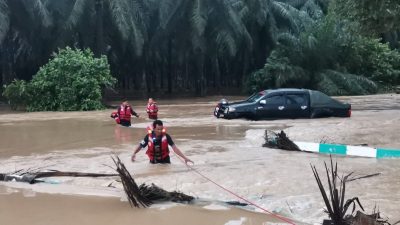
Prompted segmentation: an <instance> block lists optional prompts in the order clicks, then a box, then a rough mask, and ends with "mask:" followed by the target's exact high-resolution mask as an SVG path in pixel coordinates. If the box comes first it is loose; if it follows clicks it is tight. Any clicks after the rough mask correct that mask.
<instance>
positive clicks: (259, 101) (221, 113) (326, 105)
mask: <svg viewBox="0 0 400 225" xmlns="http://www.w3.org/2000/svg"><path fill="white" fill-rule="evenodd" d="M214 116H215V117H217V118H220V117H222V118H226V119H233V118H247V119H252V120H258V119H280V118H292V119H294V118H319V117H331V116H335V117H350V116H351V105H350V104H347V103H342V102H340V101H338V100H336V99H333V98H331V97H330V96H328V95H326V94H324V93H322V92H320V91H315V90H309V89H295V88H281V89H269V90H264V91H260V92H256V93H254V94H253V95H251V96H250V97H249V98H248V99H246V100H244V101H239V102H232V103H229V102H228V101H226V100H225V99H223V100H221V101H220V102H219V103H218V104H217V106H216V107H215V109H214Z"/></svg>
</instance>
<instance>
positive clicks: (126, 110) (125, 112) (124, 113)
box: [119, 105, 132, 121]
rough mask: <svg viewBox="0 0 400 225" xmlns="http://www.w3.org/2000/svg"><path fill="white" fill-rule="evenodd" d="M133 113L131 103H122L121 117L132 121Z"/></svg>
mask: <svg viewBox="0 0 400 225" xmlns="http://www.w3.org/2000/svg"><path fill="white" fill-rule="evenodd" d="M131 117H132V113H131V106H130V105H126V106H124V105H121V106H120V110H119V119H121V120H128V121H131Z"/></svg>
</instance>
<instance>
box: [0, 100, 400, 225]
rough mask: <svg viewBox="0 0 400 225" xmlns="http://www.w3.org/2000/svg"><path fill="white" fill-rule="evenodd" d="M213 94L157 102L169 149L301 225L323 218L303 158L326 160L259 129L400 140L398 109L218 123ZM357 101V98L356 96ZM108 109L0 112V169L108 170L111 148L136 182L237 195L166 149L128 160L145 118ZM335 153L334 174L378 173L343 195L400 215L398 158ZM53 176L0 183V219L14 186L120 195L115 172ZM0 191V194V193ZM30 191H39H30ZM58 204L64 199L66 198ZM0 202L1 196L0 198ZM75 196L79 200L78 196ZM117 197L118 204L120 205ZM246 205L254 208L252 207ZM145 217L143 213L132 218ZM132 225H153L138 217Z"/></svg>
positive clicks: (311, 137) (308, 137)
mask: <svg viewBox="0 0 400 225" xmlns="http://www.w3.org/2000/svg"><path fill="white" fill-rule="evenodd" d="M386 97H387V96H386ZM386 97H385V98H386ZM218 99H219V98H218V97H216V98H215V99H187V100H184V101H176V102H173V101H170V102H169V103H171V104H166V103H164V104H163V102H162V101H158V103H159V106H160V114H159V116H160V118H161V119H162V120H163V121H164V124H165V125H166V126H167V131H168V133H169V134H170V135H171V136H172V138H173V140H174V141H175V143H176V144H177V146H178V147H179V148H180V149H181V150H182V151H183V152H184V153H185V154H186V155H188V157H189V158H191V159H192V160H193V161H194V162H195V165H194V168H196V170H198V171H199V172H200V173H202V174H204V175H205V176H207V177H208V178H210V179H211V180H213V181H215V182H217V183H219V184H221V185H223V186H224V187H226V188H228V189H229V190H231V191H232V192H234V193H237V194H239V195H241V196H243V197H245V198H247V199H249V200H251V201H253V202H255V203H257V204H258V205H261V206H262V207H265V208H267V209H269V210H270V211H275V212H278V213H281V214H282V215H284V216H287V217H290V218H293V219H296V220H299V221H303V222H307V223H310V224H313V223H320V222H321V221H322V218H326V215H325V214H324V213H323V210H322V209H323V207H324V205H323V202H322V198H321V196H320V194H319V191H318V188H317V186H316V183H315V180H314V177H313V175H312V172H311V169H310V163H311V164H313V165H316V167H317V169H318V170H319V171H320V173H321V174H322V173H323V169H324V167H323V165H324V164H323V163H324V162H328V161H329V157H328V156H326V155H318V154H306V153H298V152H284V151H280V150H275V149H267V148H262V147H261V145H262V144H263V135H264V130H265V129H271V130H275V131H276V130H281V129H285V132H286V133H287V134H288V135H289V138H292V139H294V140H299V141H314V142H315V141H317V142H318V141H319V140H321V139H322V138H324V137H329V138H330V140H332V141H333V142H336V143H347V144H356V143H368V144H369V145H370V146H383V145H385V146H392V147H393V148H394V147H397V148H400V138H399V134H398V132H396V131H397V130H398V127H396V124H398V121H400V113H399V112H398V111H390V110H386V111H385V112H379V113H377V112H372V111H365V110H364V111H356V112H354V113H353V117H351V118H327V119H317V120H307V119H306V120H304V119H302V120H275V121H247V120H223V119H216V118H214V117H213V116H212V108H213V107H214V105H215V102H217V101H218ZM356 101H362V99H360V98H359V97H357V98H356ZM396 101H397V100H396ZM132 104H133V107H134V108H135V111H136V112H138V113H139V114H140V115H142V116H143V115H145V111H144V109H145V104H146V102H144V101H143V102H135V101H133V102H132ZM374 104H375V103H374ZM382 104H385V103H382ZM141 105H143V107H142V108H143V109H142V108H141V107H140V106H141ZM359 105H360V104H359ZM111 111H112V110H103V111H95V112H57V113H52V112H42V113H18V114H12V115H11V114H0V165H1V166H0V173H4V172H10V171H15V170H19V169H35V168H36V169H37V168H41V169H56V170H62V171H78V172H95V173H113V172H114V171H113V169H112V167H113V163H112V161H111V156H112V155H113V154H117V155H118V156H119V157H120V158H121V159H122V160H123V162H124V163H125V165H126V166H127V168H128V170H129V171H130V172H131V173H132V174H133V176H134V177H135V178H136V180H137V182H138V183H146V184H151V183H155V184H156V185H159V186H161V187H162V188H164V189H166V190H170V191H173V190H178V191H182V192H184V193H187V194H190V195H193V196H196V197H198V198H200V199H206V200H211V201H229V200H238V199H236V198H235V197H234V196H232V195H231V194H229V193H227V192H226V191H224V190H221V189H220V188H219V187H217V186H216V185H215V184H213V183H211V182H209V181H208V180H206V179H204V178H203V177H201V176H199V175H197V174H195V173H192V172H191V171H190V170H189V169H188V168H187V167H185V166H184V165H183V164H182V163H181V161H180V160H179V159H178V158H177V156H175V155H172V156H171V161H172V163H171V165H150V164H149V163H148V158H147V156H146V154H145V149H143V150H142V151H141V152H139V154H138V155H137V158H136V161H135V162H133V163H132V162H130V156H131V154H132V151H133V149H134V148H135V146H136V145H137V144H138V143H139V142H140V141H141V140H142V139H143V137H144V136H145V135H146V127H147V125H149V124H150V123H151V120H148V119H145V118H143V117H140V118H138V119H137V118H134V120H133V125H132V127H129V128H127V127H121V126H119V125H116V124H115V122H114V121H113V120H112V119H111V118H110V117H109V115H110V112H111ZM379 124H381V125H382V124H384V125H385V126H378V125H379ZM380 134H384V135H380ZM334 159H335V160H337V161H338V166H339V171H340V173H343V174H347V173H349V172H355V173H356V174H357V175H368V174H373V173H381V175H379V176H376V177H372V178H368V179H362V180H357V181H354V182H351V183H350V184H349V185H348V189H347V194H346V196H347V197H348V198H351V197H355V196H358V197H360V200H361V203H362V204H363V206H364V207H365V208H366V209H367V212H368V213H369V212H371V211H372V210H373V208H374V206H375V205H377V206H378V207H379V209H380V211H381V212H383V213H384V216H388V217H389V218H390V219H391V220H392V222H393V221H396V220H400V218H399V214H398V212H399V206H398V205H399V204H398V203H399V202H400V190H399V188H398V187H399V186H400V183H399V182H400V163H399V162H398V160H397V159H380V160H377V159H370V158H356V157H334ZM60 181H61V184H59V185H54V184H53V185H49V184H40V185H26V184H15V183H12V182H11V183H8V184H5V183H3V185H0V187H2V186H4V185H5V186H4V187H3V189H0V190H7V191H5V193H6V194H7V197H6V198H7V202H11V206H7V207H14V208H12V210H10V209H9V208H7V213H9V215H8V214H7V215H4V214H2V212H5V210H4V209H5V208H6V206H5V205H2V203H0V217H1V218H8V219H10V218H11V217H10V216H11V214H12V213H11V212H12V211H13V210H14V211H17V209H18V204H23V203H24V201H25V199H24V198H20V197H18V196H16V195H15V196H14V195H13V196H14V197H12V196H9V195H11V192H13V191H16V190H18V188H22V189H24V190H28V192H25V193H30V194H29V195H30V196H33V195H34V194H33V193H36V192H41V193H63V194H84V195H95V196H114V197H115V196H117V197H119V198H121V197H122V186H121V184H120V182H119V181H118V179H116V178H96V179H93V178H79V179H77V178H60ZM109 184H112V185H111V186H109ZM4 188H5V189H4ZM0 194H4V193H3V191H1V193H0ZM0 196H1V195H0ZM40 196H42V195H40ZM0 198H1V197H0ZM36 198H39V197H38V196H36V197H33V199H36ZM40 198H41V197H40ZM43 198H44V199H46V202H47V204H48V206H49V207H50V208H51V206H52V205H53V204H54V202H52V201H51V200H49V199H51V197H43ZM57 198H63V197H57ZM3 199H4V198H3ZM63 201H69V200H68V198H65V199H64V200H63ZM91 201H92V200H88V202H91ZM95 201H97V200H95ZM0 202H4V201H2V199H1V200H0ZM79 202H81V203H80V204H84V203H82V202H84V200H81V201H79ZM118 202H119V201H117V203H110V202H108V203H107V204H110V207H104V209H101V210H102V211H101V214H102V215H108V216H109V217H112V214H110V212H107V211H111V212H114V213H116V212H115V211H113V210H112V209H111V207H113V206H115V205H118ZM119 203H120V202H119ZM120 204H121V205H125V204H126V202H124V203H120ZM28 205H29V204H28ZM87 205H88V206H87V207H88V208H90V207H93V205H91V204H89V203H88V204H87ZM121 205H120V206H119V207H122V206H121ZM30 207H34V206H33V205H31V206H30ZM248 209H250V210H255V211H257V209H255V208H254V207H248ZM27 210H29V207H28V208H27ZM69 210H71V211H73V210H74V207H67V206H66V207H64V208H63V211H67V212H68V211H69ZM83 210H86V209H83ZM135 212H136V211H135ZM185 213H189V214H191V215H192V217H193V218H197V217H199V215H202V213H204V212H198V211H196V210H190V209H186V208H185ZM144 214H145V213H143V212H142V213H141V214H140V215H144ZM241 214H243V212H241V211H231V212H230V215H231V217H229V218H230V220H236V221H240V220H241V219H240V218H241V217H240V215H241ZM174 215H175V216H179V214H174ZM246 215H247V214H246ZM86 216H87V218H88V219H89V220H92V221H96V223H97V224H110V223H111V222H110V223H105V222H104V221H101V220H98V219H96V214H91V215H86ZM121 216H122V217H123V215H121ZM247 216H249V215H247ZM253 216H254V217H252V216H249V217H248V220H246V221H247V222H244V223H243V224H246V223H247V224H262V220H261V222H260V220H257V221H258V222H254V223H252V222H251V218H259V217H258V216H259V215H258V214H257V216H256V215H253ZM129 218H131V217H129ZM215 218H216V217H214V218H211V219H204V218H202V219H200V221H202V220H204V221H203V222H204V224H221V225H222V224H226V223H227V220H222V222H220V223H213V222H212V221H213V219H215ZM223 221H225V222H223ZM77 223H79V222H77ZM22 224H24V223H23V222H22ZM25 224H27V223H25ZM141 224H153V223H152V222H151V221H149V220H146V219H143V223H141ZM178 224H187V223H178ZM193 224H195V223H193Z"/></svg>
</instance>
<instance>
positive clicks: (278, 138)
mask: <svg viewBox="0 0 400 225" xmlns="http://www.w3.org/2000/svg"><path fill="white" fill-rule="evenodd" d="M264 139H265V143H264V144H263V145H262V146H263V147H268V148H278V149H283V150H288V151H301V150H300V148H299V147H298V146H297V145H296V144H295V143H294V142H293V141H291V140H290V139H289V138H288V137H287V136H286V133H285V132H283V130H281V132H280V133H275V132H273V131H270V130H265V135H264Z"/></svg>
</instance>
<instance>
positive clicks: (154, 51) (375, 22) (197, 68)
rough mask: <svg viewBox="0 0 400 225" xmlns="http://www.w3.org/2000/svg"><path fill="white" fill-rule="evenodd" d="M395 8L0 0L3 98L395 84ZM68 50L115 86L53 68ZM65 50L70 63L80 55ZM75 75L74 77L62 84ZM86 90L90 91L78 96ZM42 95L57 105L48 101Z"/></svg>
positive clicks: (40, 103)
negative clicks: (92, 60) (88, 56)
mask: <svg viewBox="0 0 400 225" xmlns="http://www.w3.org/2000/svg"><path fill="white" fill-rule="evenodd" d="M399 5H400V4H399V2H398V1H397V0H382V1H375V0H366V1H362V2H358V1H356V2H354V1H352V0H294V1H283V0H247V1H244V0H195V1H184V0H165V1H154V0H110V1H105V0H72V1H71V0H58V1H52V0H31V1H25V0H16V1H6V0H0V48H1V51H0V73H1V79H0V85H1V86H3V85H7V86H6V87H8V89H7V88H6V89H5V92H4V96H5V97H6V98H8V99H9V100H10V99H11V103H13V104H22V105H26V104H27V103H31V100H32V99H34V100H35V101H36V102H35V103H32V104H34V105H29V106H28V109H29V110H91V109H97V108H99V107H100V104H99V100H98V98H99V95H103V97H104V94H106V97H109V98H111V97H112V96H115V95H117V96H120V97H121V96H123V97H136V98H137V97H143V96H146V95H159V96H160V95H163V96H168V95H174V94H179V95H183V94H187V95H197V96H203V95H206V94H215V93H220V94H223V93H235V94H237V93H239V92H240V91H241V90H247V92H253V91H254V90H260V89H265V88H278V87H301V88H311V89H318V90H321V91H323V92H325V93H327V94H331V95H337V94H340V95H347V94H351V95H354V94H370V93H376V92H377V91H382V90H388V89H393V87H394V86H396V85H399V83H400V53H399V50H398V48H399V40H400V39H399V29H400V27H399V24H400V23H399V15H400V6H399ZM67 46H70V47H71V48H72V49H73V50H75V49H81V50H82V51H86V50H84V49H91V51H92V52H93V53H94V56H95V57H96V58H99V60H100V61H101V65H103V66H104V68H97V69H100V70H99V71H97V72H101V73H103V72H104V73H105V74H112V75H113V76H114V77H115V79H116V81H117V82H116V86H115V90H116V91H115V92H112V91H109V90H107V91H106V92H103V91H104V85H103V83H100V84H98V83H97V82H98V81H96V80H92V79H90V77H91V75H84V76H83V74H86V73H92V72H94V71H93V70H90V71H88V70H85V69H82V70H77V68H74V69H76V70H75V72H76V73H77V74H80V76H79V77H81V78H80V79H78V80H79V81H78V80H75V78H76V77H75V73H71V72H72V71H71V67H67V68H63V67H61V68H58V69H57V71H56V70H52V69H50V68H54V61H50V62H49V59H50V58H51V57H52V54H53V53H54V52H59V49H65V48H66V47H67ZM71 57H73V58H72V59H68V60H69V62H70V63H72V65H73V64H75V61H74V60H77V61H80V59H79V56H72V55H71ZM104 60H106V61H107V62H105V61H104ZM52 63H53V66H48V65H46V64H52ZM108 64H109V65H110V66H109V70H110V73H108V71H107V70H108ZM45 65H46V66H45ZM69 66H71V65H69ZM97 72H96V73H95V74H97ZM52 73H56V74H58V75H52ZM44 74H45V75H44ZM82 76H83V78H82ZM107 76H108V75H107ZM38 77H41V78H43V79H44V77H49V78H50V77H53V78H57V79H55V80H54V81H56V82H60V83H61V84H64V85H68V88H65V87H64V88H62V90H60V93H56V94H58V95H54V93H53V92H52V89H42V87H41V86H40V85H39V84H40V82H39V78H38ZM70 78H72V79H73V80H75V81H76V82H77V83H78V84H77V85H72V86H69V84H70V83H64V82H65V81H66V80H69V79H70ZM14 80H19V81H14ZM30 81H32V83H29V82H30ZM47 81H48V80H47ZM103 81H104V80H103ZM107 82H110V83H113V82H111V80H109V79H107ZM34 83H37V84H38V85H34ZM74 84H75V83H74ZM31 86H33V89H31ZM54 86H55V87H62V85H60V84H55V85H54ZM99 86H100V87H101V89H102V90H101V91H99V90H98V87H99ZM106 86H107V85H106ZM46 87H47V86H46ZM83 87H85V88H86V89H89V90H91V89H95V91H93V92H91V93H81V92H82V88H83ZM66 89H69V90H68V91H69V93H70V94H64V93H66V92H65V91H67V90H66ZM24 92H28V93H30V94H31V98H30V99H29V98H27V97H26V96H25V95H24ZM32 93H33V94H32ZM75 94H77V95H78V97H77V99H74V98H72V97H71V96H75ZM80 95H82V96H80ZM49 96H51V98H54V99H51V100H52V101H53V102H55V101H60V102H58V103H54V104H56V105H53V104H52V103H45V102H47V101H48V100H47V99H46V98H48V97H49ZM53 96H54V97H53ZM37 98H45V99H44V100H37ZM60 98H61V99H60ZM64 98H65V101H64V100H63V99H64ZM27 99H29V101H28V100H27ZM77 103H79V105H78V106H77Z"/></svg>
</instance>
